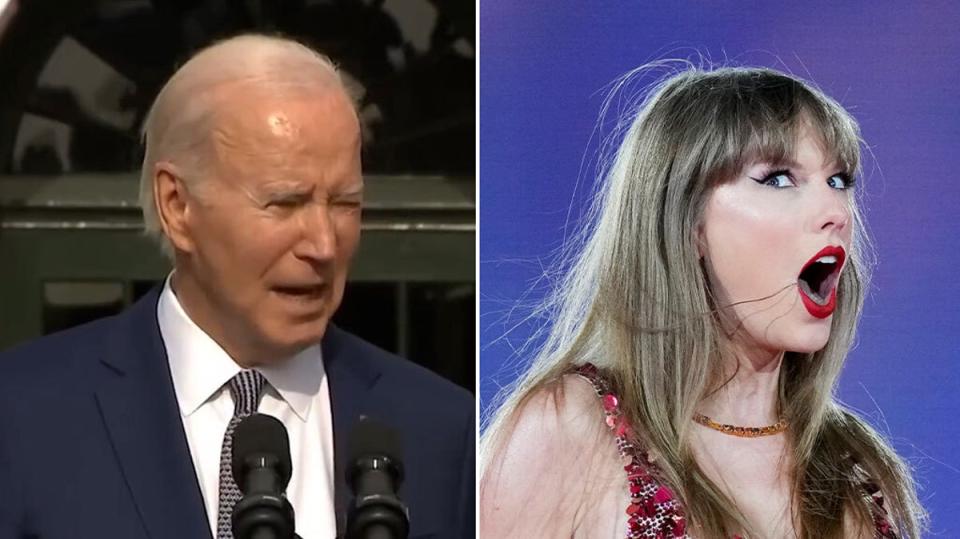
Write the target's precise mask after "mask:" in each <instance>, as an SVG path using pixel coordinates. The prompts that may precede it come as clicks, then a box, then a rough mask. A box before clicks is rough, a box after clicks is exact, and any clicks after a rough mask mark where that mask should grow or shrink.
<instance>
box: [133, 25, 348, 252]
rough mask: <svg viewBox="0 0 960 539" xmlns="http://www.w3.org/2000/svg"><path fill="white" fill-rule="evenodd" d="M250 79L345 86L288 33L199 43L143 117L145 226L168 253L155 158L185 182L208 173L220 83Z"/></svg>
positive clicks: (270, 90)
mask: <svg viewBox="0 0 960 539" xmlns="http://www.w3.org/2000/svg"><path fill="white" fill-rule="evenodd" d="M238 84H241V85H251V86H252V88H253V89H255V90H258V91H260V92H264V95H271V96H273V95H277V94H278V93H288V92H294V93H303V92H309V91H316V90H318V89H329V88H334V89H339V90H340V91H343V92H345V93H346V94H347V95H349V94H350V92H349V91H348V90H347V88H346V87H345V86H344V82H343V80H342V79H341V77H340V74H339V73H338V72H337V68H336V66H335V65H334V64H333V62H331V61H330V59H329V58H327V57H326V56H324V55H322V54H320V53H318V52H316V51H314V50H312V49H310V48H309V47H307V46H305V45H302V44H300V43H298V42H296V41H293V40H291V39H286V38H281V37H271V36H265V35H259V34H244V35H240V36H236V37H232V38H229V39H226V40H224V41H220V42H217V43H215V44H213V45H210V46H209V47H207V48H205V49H203V50H201V51H200V52H198V53H197V54H196V55H194V56H193V57H192V58H190V60H189V61H187V63H185V64H184V65H183V66H182V67H180V69H178V70H177V71H176V72H175V73H174V74H173V76H172V77H170V80H169V81H167V83H166V84H165V85H164V86H163V88H162V89H161V90H160V93H159V94H158V95H157V98H156V100H155V101H154V102H153V106H151V107H150V111H149V112H148V113H147V117H146V120H145V121H144V124H143V130H142V133H141V140H142V143H143V146H144V149H145V151H144V157H143V165H142V167H141V169H140V207H141V209H142V210H143V221H144V227H145V232H146V234H147V235H148V236H150V237H153V238H155V239H156V240H157V241H158V242H159V243H160V246H161V248H162V250H163V252H164V254H165V255H167V257H168V258H170V259H173V247H172V245H171V244H170V242H169V240H168V239H167V238H166V236H165V235H164V233H163V230H162V227H161V226H160V218H159V215H158V211H157V201H156V200H155V198H154V190H153V182H154V177H155V175H156V167H157V164H158V163H168V164H170V165H173V166H174V167H175V168H176V170H177V171H178V172H179V173H180V174H181V175H182V176H181V179H182V180H183V181H184V182H185V183H186V184H187V187H188V189H190V188H194V187H196V184H197V182H198V181H199V179H201V178H203V177H204V176H206V175H207V173H208V172H210V170H209V163H208V161H209V159H210V157H211V154H212V152H211V151H210V150H209V149H208V148H207V144H208V142H209V134H210V133H211V131H212V129H213V127H214V122H215V119H216V115H217V113H223V110H222V102H223V99H222V97H223V93H222V92H220V91H218V90H222V89H224V88H225V87H227V86H228V85H229V86H230V87H231V89H232V88H233V86H234V85H238Z"/></svg>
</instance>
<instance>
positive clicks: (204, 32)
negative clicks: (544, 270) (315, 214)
mask: <svg viewBox="0 0 960 539" xmlns="http://www.w3.org/2000/svg"><path fill="white" fill-rule="evenodd" d="M474 29H475V8H474V3H473V2H472V1H461V0H453V1H451V0H393V1H391V0H365V1H364V0H357V1H348V0H282V1H273V0H71V1H70V2H64V1H62V0H19V1H17V0H0V349H4V348H7V347H9V346H11V345H14V344H16V343H18V342H22V341H24V340H27V339H31V338H34V337H37V336H40V335H43V334H46V333H50V332H53V331H56V330H59V329H63V328H66V327H70V326H73V325H76V324H80V323H82V322H85V321H88V320H91V319H94V318H98V317H101V316H105V315H110V314H113V313H116V312H119V311H120V310H122V309H123V308H124V307H125V306H127V305H129V304H130V303H131V302H133V301H135V300H136V299H137V298H138V297H140V296H141V295H142V294H144V293H145V292H147V291H148V290H149V289H150V288H151V287H153V286H154V285H155V284H156V283H158V282H160V281H162V279H164V278H165V277H166V275H167V273H168V272H169V269H170V266H169V263H168V262H166V260H164V259H163V257H162V256H161V254H160V251H159V249H158V248H157V247H156V246H155V245H153V244H152V243H151V242H149V241H148V240H147V239H146V238H145V237H144V236H143V233H142V220H141V215H140V210H139V208H138V206H137V182H138V170H139V167H140V162H141V159H142V149H141V147H140V144H139V135H138V131H139V128H140V126H141V123H142V121H143V118H144V116H145V114H146V112H147V110H148V108H149V106H150V104H151V103H152V101H153V99H154V97H155V96H156V94H157V92H158V91H159V89H160V87H161V86H162V84H163V83H164V82H165V81H166V80H167V78H169V76H170V75H171V74H172V73H173V72H174V70H175V69H176V67H177V66H179V65H181V64H183V62H185V61H186V60H187V59H188V58H189V57H190V55H191V53H192V52H194V51H196V50H198V49H199V48H202V47H204V46H205V45H207V44H209V43H211V42H212V41H215V40H217V39H222V38H225V37H229V36H231V35H234V34H237V33H240V32H244V31H259V32H266V33H271V34H282V35H286V36H289V37H293V38H296V39H298V40H300V41H301V42H304V43H306V44H309V45H311V46H313V47H314V48H316V49H317V50H319V51H321V52H323V53H324V54H326V55H328V56H329V57H331V58H332V59H333V60H334V62H336V63H337V64H338V65H339V66H340V68H341V70H342V72H343V73H344V75H345V77H346V78H347V79H348V80H349V81H350V82H351V84H352V86H354V87H355V88H356V89H357V90H358V92H359V93H360V94H361V95H362V97H361V100H360V117H361V123H362V125H363V131H364V154H363V160H364V173H365V181H366V184H367V195H366V203H365V208H364V221H363V238H362V241H361V245H360V249H359V251H358V253H357V256H356V259H355V262H354V266H353V270H352V274H351V280H350V282H349V283H348V285H347V291H346V295H345V299H344V302H343V305H342V307H341V308H340V310H339V312H338V313H337V315H336V317H335V318H334V320H335V322H336V323H337V324H339V325H340V326H341V327H344V328H346V329H348V330H350V331H352V332H354V333H356V334H359V335H360V336H362V337H364V338H366V339H367V340H369V341H372V342H373V343H375V344H378V345H379V346H381V347H383V348H386V349H388V350H391V351H394V352H397V353H399V354H400V355H403V356H406V357H409V358H410V359H412V360H414V361H416V362H418V363H421V364H423V365H425V366H426V367H428V368H430V369H432V370H434V371H436V372H438V373H440V374H441V375H443V376H445V377H447V378H449V379H451V380H453V381H454V382H457V383H458V384H460V385H462V386H463V387H466V388H468V389H469V390H471V391H473V390H474V386H475V374H474V373H475V363H474V359H475V349H476V339H475V297H476V295H475V290H476V289H475V282H474V281H475V232H476V230H475V229H476V226H475V200H474V198H475V197H474V193H475V178H474V170H475V158H474V155H475V107H474V103H475V99H474V94H475V65H476V58H475V35H474Z"/></svg>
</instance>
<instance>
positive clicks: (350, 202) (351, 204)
mask: <svg viewBox="0 0 960 539" xmlns="http://www.w3.org/2000/svg"><path fill="white" fill-rule="evenodd" d="M333 203H334V204H336V205H337V206H340V207H342V208H359V207H360V206H361V204H362V203H361V201H359V200H356V199H348V198H342V199H340V200H335V201H333Z"/></svg>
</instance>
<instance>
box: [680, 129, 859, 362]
mask: <svg viewBox="0 0 960 539" xmlns="http://www.w3.org/2000/svg"><path fill="white" fill-rule="evenodd" d="M821 146H822V143H821V139H820V137H819V136H817V133H815V132H814V131H813V130H812V129H810V128H809V127H807V128H804V129H802V130H801V131H800V138H799V140H798V144H797V147H796V155H795V156H793V159H792V160H788V162H785V163H765V162H754V163H749V164H748V165H747V166H746V167H745V168H744V169H743V170H741V171H740V173H739V174H738V176H737V177H735V178H733V179H731V180H730V181H728V182H725V183H723V184H721V185H719V186H718V187H716V188H715V189H714V190H713V191H712V192H711V194H710V195H709V197H708V199H707V204H706V208H705V210H704V215H703V220H702V221H701V223H700V226H699V227H698V244H699V248H700V255H701V256H702V257H703V259H704V267H705V268H706V270H707V277H708V279H709V285H710V289H711V290H712V292H713V294H714V297H715V300H716V305H717V307H718V308H720V312H721V317H722V320H723V323H724V327H725V329H726V333H727V334H728V335H731V334H732V339H733V342H734V343H735V344H737V345H739V346H743V347H745V348H746V349H747V350H754V351H758V352H760V351H763V352H771V353H779V352H781V351H792V352H803V353H807V352H814V351H817V350H819V349H821V348H823V347H824V345H826V343H827V339H828V338H829V337H830V323H831V320H832V318H833V317H832V313H833V309H834V306H835V304H836V286H837V282H838V280H839V275H840V272H841V271H843V266H844V265H845V264H844V262H845V259H846V252H847V251H848V249H849V246H850V238H851V226H852V217H851V215H852V207H851V205H852V204H853V197H852V192H851V191H850V190H849V188H850V186H851V180H850V178H848V177H847V176H846V175H845V174H844V173H842V171H841V169H840V168H839V167H838V165H837V164H836V163H834V162H832V159H831V158H830V157H829V156H828V155H827V154H826V153H825V152H824V151H823V148H822V147H821Z"/></svg>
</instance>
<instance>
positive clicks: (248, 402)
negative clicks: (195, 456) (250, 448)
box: [217, 370, 263, 539]
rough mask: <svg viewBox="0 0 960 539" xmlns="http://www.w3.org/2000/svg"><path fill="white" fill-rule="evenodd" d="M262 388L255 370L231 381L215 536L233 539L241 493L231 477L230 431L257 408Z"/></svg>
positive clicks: (259, 377)
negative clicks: (230, 402)
mask: <svg viewBox="0 0 960 539" xmlns="http://www.w3.org/2000/svg"><path fill="white" fill-rule="evenodd" d="M262 391H263V375H262V374H260V373H259V372H257V371H250V370H246V371H240V373H239V374H237V375H236V376H234V377H233V378H232V379H231V380H230V394H231V395H232V396H233V417H231V418H230V423H228V424H227V432H226V433H224V435H223V448H222V449H221V451H220V509H219V511H218V512H217V539H233V526H232V524H231V517H232V516H233V506H234V505H236V504H237V502H238V501H240V498H241V497H242V496H243V495H242V494H241V492H240V487H238V486H237V483H236V482H235V481H234V480H233V455H232V450H233V431H234V429H236V428H237V424H238V423H240V420H241V419H243V418H245V417H247V416H249V415H250V414H252V413H254V412H256V411H257V406H258V405H259V404H260V394H261V392H262Z"/></svg>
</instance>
